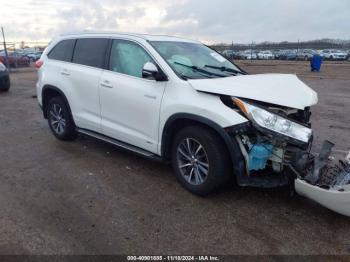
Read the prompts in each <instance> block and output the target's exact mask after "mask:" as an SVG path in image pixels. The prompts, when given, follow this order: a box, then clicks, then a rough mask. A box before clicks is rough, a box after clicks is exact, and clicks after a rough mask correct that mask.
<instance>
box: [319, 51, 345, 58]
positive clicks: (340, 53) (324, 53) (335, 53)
mask: <svg viewBox="0 0 350 262" xmlns="http://www.w3.org/2000/svg"><path fill="white" fill-rule="evenodd" d="M321 56H323V58H324V59H326V60H345V59H346V58H347V56H348V54H347V53H346V52H344V51H341V50H332V49H328V50H322V52H321Z"/></svg>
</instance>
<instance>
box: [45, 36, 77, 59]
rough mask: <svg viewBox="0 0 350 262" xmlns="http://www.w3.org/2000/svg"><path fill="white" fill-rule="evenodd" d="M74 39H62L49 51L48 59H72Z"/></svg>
mask: <svg viewBox="0 0 350 262" xmlns="http://www.w3.org/2000/svg"><path fill="white" fill-rule="evenodd" d="M74 43H75V40H74V39H68V40H62V41H61V42H59V43H58V44H57V45H55V47H54V48H53V49H52V50H51V51H50V53H49V54H48V57H49V58H50V59H55V60H60V61H65V62H70V61H71V60H72V55H73V49H74Z"/></svg>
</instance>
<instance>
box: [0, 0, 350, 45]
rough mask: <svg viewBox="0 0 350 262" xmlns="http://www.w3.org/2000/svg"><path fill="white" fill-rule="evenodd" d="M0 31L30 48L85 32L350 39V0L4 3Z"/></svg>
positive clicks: (247, 39)
mask: <svg viewBox="0 0 350 262" xmlns="http://www.w3.org/2000/svg"><path fill="white" fill-rule="evenodd" d="M0 26H3V27H4V29H5V33H6V36H7V40H8V41H28V42H29V41H35V42H48V41H50V39H52V38H53V37H54V36H55V35H58V34H62V33H69V32H77V31H82V30H105V31H120V32H134V33H150V34H166V35H176V36H181V37H186V38H191V39H195V40H199V41H202V42H204V43H207V44H213V43H222V42H226V43H230V42H235V43H251V42H252V41H254V42H262V41H298V40H300V41H306V40H313V39H321V38H335V39H350V0H332V1H330V0H216V1H215V0H127V1H122V0H12V1H9V0H0ZM0 38H1V37H0ZM1 40H2V39H1Z"/></svg>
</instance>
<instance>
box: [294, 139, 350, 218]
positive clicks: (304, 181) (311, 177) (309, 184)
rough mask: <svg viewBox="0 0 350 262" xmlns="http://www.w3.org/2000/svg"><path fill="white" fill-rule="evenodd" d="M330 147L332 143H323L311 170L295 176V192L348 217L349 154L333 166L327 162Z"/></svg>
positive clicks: (349, 186)
mask: <svg viewBox="0 0 350 262" xmlns="http://www.w3.org/2000/svg"><path fill="white" fill-rule="evenodd" d="M332 147H333V144H332V143H330V142H328V141H325V142H324V144H323V147H322V150H321V152H320V154H319V155H318V156H317V157H316V158H315V159H314V161H313V164H312V168H310V169H309V170H308V171H307V174H306V175H305V174H298V175H297V178H296V179H295V181H294V186H295V191H296V192H297V193H298V194H299V195H301V196H304V197H307V198H309V199H311V200H314V201H315V202H317V203H319V204H321V205H322V206H324V207H326V208H328V209H330V210H333V211H334V212H337V213H339V214H342V215H345V216H350V159H349V158H350V152H349V154H348V156H347V157H346V159H345V160H344V161H342V160H341V161H339V165H335V164H334V163H332V162H331V160H329V156H330V153H331V150H332ZM296 172H297V171H296ZM297 173H298V172H297Z"/></svg>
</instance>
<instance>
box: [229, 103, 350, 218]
mask: <svg viewBox="0 0 350 262" xmlns="http://www.w3.org/2000/svg"><path fill="white" fill-rule="evenodd" d="M225 99H227V98H222V101H223V102H224V103H225V104H227V105H230V107H231V108H233V109H234V110H237V112H240V113H241V114H242V115H244V116H246V117H247V118H249V120H251V121H250V122H249V125H247V126H246V127H245V128H242V129H241V130H240V131H239V132H235V134H234V139H235V140H236V141H237V144H238V145H239V147H240V150H241V152H242V155H243V157H244V160H245V167H246V170H245V176H246V177H245V178H243V179H238V183H239V184H240V185H243V186H258V187H275V186H282V185H287V184H291V183H292V184H294V185H295V190H296V192H297V193H299V194H300V195H303V196H306V197H308V198H311V199H313V200H315V201H316V202H318V203H320V204H322V205H324V206H326V207H328V208H330V209H332V210H334V211H336V212H338V213H341V214H344V215H348V216H350V154H349V155H348V156H347V157H346V158H345V159H344V160H339V163H338V164H335V163H333V161H332V158H331V152H332V148H333V146H334V144H333V143H331V142H329V141H324V143H323V145H322V149H321V151H320V152H319V154H315V155H314V154H312V153H311V147H312V140H313V137H312V133H310V134H308V130H311V129H310V127H311V123H310V116H311V113H310V108H305V110H298V109H290V108H283V107H281V106H276V105H271V104H267V103H261V102H256V101H248V103H246V100H244V101H242V100H240V99H233V101H234V102H236V103H235V104H234V105H232V102H231V103H230V102H229V100H225ZM251 104H254V106H251ZM255 105H257V106H255ZM256 108H258V109H257V110H261V111H263V112H262V113H260V112H258V113H260V115H259V114H258V113H257V112H254V111H253V110H256ZM265 112H268V113H265ZM253 114H256V115H255V116H254V115H253ZM268 114H270V115H268ZM276 116H277V117H276ZM259 117H260V118H263V117H265V118H264V119H263V120H261V119H259ZM278 117H280V119H278ZM289 120H290V121H289ZM263 121H264V122H263ZM278 121H280V122H281V124H280V127H279V126H278V127H277V128H276V127H275V126H276V125H277V124H278ZM288 121H289V122H288ZM272 122H274V123H272ZM276 123H277V124H276ZM290 123H293V124H294V125H296V129H297V128H298V129H299V130H301V131H300V132H299V133H297V132H295V134H296V135H295V137H296V138H293V137H292V136H294V133H293V132H290V134H291V135H290V134H288V133H287V132H286V133H285V134H284V133H283V131H284V130H286V131H288V130H289V129H291V128H290V127H291V125H292V124H290ZM273 125H275V126H273ZM270 127H271V128H270ZM273 128H274V129H276V131H275V130H272V129H273ZM279 131H280V132H279ZM303 135H304V137H305V139H304V140H303V138H304V137H303ZM306 141H307V142H306ZM262 181H263V182H262ZM293 182H294V183H293Z"/></svg>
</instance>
